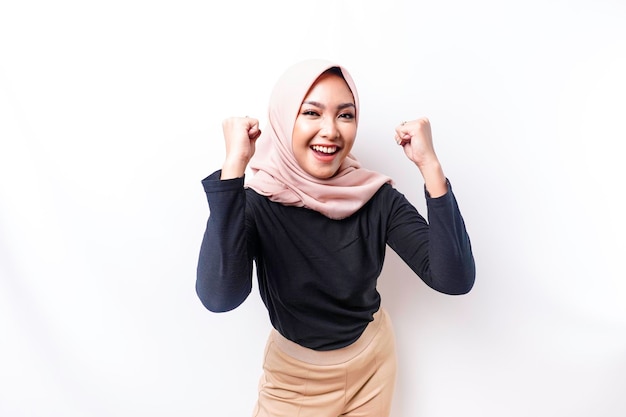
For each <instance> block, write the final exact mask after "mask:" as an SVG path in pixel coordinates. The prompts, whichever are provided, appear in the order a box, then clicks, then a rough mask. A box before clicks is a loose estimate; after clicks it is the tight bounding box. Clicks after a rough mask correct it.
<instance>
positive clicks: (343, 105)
mask: <svg viewBox="0 0 626 417" xmlns="http://www.w3.org/2000/svg"><path fill="white" fill-rule="evenodd" d="M302 104H310V105H312V106H315V107H319V108H321V109H325V108H326V106H325V105H323V104H322V103H320V102H317V101H312V100H307V101H303V102H302ZM348 107H352V108H356V106H355V105H354V103H342V104H340V105H338V106H337V110H343V109H346V108H348Z"/></svg>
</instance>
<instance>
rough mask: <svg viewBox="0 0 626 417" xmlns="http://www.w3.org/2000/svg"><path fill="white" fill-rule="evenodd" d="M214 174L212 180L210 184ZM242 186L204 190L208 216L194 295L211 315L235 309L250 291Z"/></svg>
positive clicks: (250, 271)
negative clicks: (217, 190)
mask: <svg viewBox="0 0 626 417" xmlns="http://www.w3.org/2000/svg"><path fill="white" fill-rule="evenodd" d="M218 174H219V173H215V174H214V175H213V176H212V177H215V178H214V180H217V179H218V178H219V177H218ZM209 178H211V177H209ZM207 180H208V179H207ZM205 182H206V180H205ZM205 182H203V183H205ZM213 182H215V181H213ZM218 182H221V181H218ZM242 183H243V180H241V181H239V180H232V181H231V182H229V183H222V184H221V185H222V186H223V187H221V188H220V190H221V191H219V192H213V193H212V192H211V190H210V188H211V187H212V186H213V184H208V185H207V184H205V190H207V188H209V190H207V196H209V205H210V209H211V212H210V217H209V220H208V222H207V227H206V231H205V233H204V237H203V239H202V245H201V247H200V255H199V259H198V268H197V277H196V292H197V294H198V297H199V298H200V300H201V301H202V303H203V305H204V306H205V307H206V308H207V309H209V310H211V311H215V312H220V311H228V310H232V309H234V308H236V307H237V306H239V305H240V304H241V303H242V302H243V301H244V300H245V299H246V297H247V296H248V294H249V293H250V290H251V288H252V258H251V256H249V253H248V247H247V239H246V227H245V195H244V190H243V184H242Z"/></svg>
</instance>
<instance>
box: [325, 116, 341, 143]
mask: <svg viewBox="0 0 626 417" xmlns="http://www.w3.org/2000/svg"><path fill="white" fill-rule="evenodd" d="M320 124H321V126H320V136H321V137H323V138H325V139H329V140H334V139H337V138H338V137H339V129H337V122H336V120H335V119H334V118H333V117H323V118H322V119H321V121H320Z"/></svg>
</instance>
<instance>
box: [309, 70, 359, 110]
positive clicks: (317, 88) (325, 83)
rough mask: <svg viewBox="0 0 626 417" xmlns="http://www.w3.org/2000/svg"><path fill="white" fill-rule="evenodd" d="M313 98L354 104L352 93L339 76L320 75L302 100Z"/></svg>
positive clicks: (330, 74)
mask: <svg viewBox="0 0 626 417" xmlns="http://www.w3.org/2000/svg"><path fill="white" fill-rule="evenodd" d="M313 97H319V98H325V99H326V100H341V101H344V102H346V101H349V102H351V103H354V97H353V95H352V91H351V90H350V87H349V86H348V84H347V83H346V81H345V80H344V79H343V78H342V77H340V76H339V75H336V74H332V73H325V74H322V75H321V76H320V77H319V78H318V79H317V80H315V82H314V83H313V84H312V85H311V88H310V89H309V91H308V92H307V94H306V96H305V98H304V100H307V99H309V98H313Z"/></svg>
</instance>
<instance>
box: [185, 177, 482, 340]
mask: <svg viewBox="0 0 626 417" xmlns="http://www.w3.org/2000/svg"><path fill="white" fill-rule="evenodd" d="M220 174H221V172H220V171H217V172H214V173H213V174H211V175H210V176H209V177H207V178H205V179H204V180H203V181H202V184H203V186H204V190H205V192H206V195H207V199H208V202H209V209H210V215H209V219H208V222H207V227H206V231H205V234H204V238H203V240H202V245H201V249H200V256H199V261H198V269H197V280H196V291H197V294H198V296H199V298H200V300H201V301H202V303H203V304H204V306H205V307H206V308H207V309H209V310H211V311H214V312H223V311H228V310H232V309H234V308H236V307H237V306H239V305H240V304H241V303H242V302H243V301H244V300H245V299H246V298H247V296H248V294H249V293H250V291H251V288H252V272H253V262H255V263H256V271H257V278H258V283H259V291H260V294H261V298H262V300H263V302H264V303H265V305H266V307H267V310H268V312H269V317H270V320H271V323H272V325H273V326H274V328H276V329H277V330H278V331H279V332H280V333H281V334H282V335H283V336H285V337H286V338H288V339H290V340H292V341H294V342H296V343H298V344H300V345H302V346H305V347H308V348H311V349H316V350H331V349H337V348H341V347H344V346H347V345H349V344H351V343H352V342H354V341H355V340H356V339H358V337H359V336H360V335H361V333H362V332H363V330H364V329H365V327H366V326H367V324H368V323H369V322H370V321H371V320H372V316H373V314H374V313H375V312H376V311H377V310H378V309H379V307H380V295H379V293H378V291H377V290H376V284H377V279H378V276H379V275H380V273H381V270H382V267H383V261H384V258H385V248H386V245H389V247H391V248H392V249H393V250H394V251H395V252H396V253H397V254H398V255H399V256H400V257H401V258H402V259H403V260H404V262H406V263H407V265H408V266H409V267H410V268H411V269H412V270H413V271H414V272H415V273H416V274H417V275H418V276H419V277H420V278H421V279H422V280H423V281H424V282H425V283H426V284H427V285H429V286H430V287H431V288H433V289H435V290H437V291H440V292H442V293H446V294H464V293H467V292H468V291H470V289H471V288H472V286H473V284H474V277H475V265H474V258H473V255H472V250H471V244H470V239H469V237H468V235H467V232H466V229H465V224H464V221H463V218H462V216H461V213H460V211H459V208H458V205H457V202H456V199H455V197H454V194H453V193H452V187H451V185H450V183H448V192H447V193H446V194H445V195H443V196H441V197H438V198H431V197H430V196H429V194H428V192H426V193H425V194H426V202H427V209H428V222H427V221H426V220H425V219H424V218H423V217H422V216H421V215H420V214H419V213H418V211H417V210H416V209H415V207H414V206H413V205H412V204H410V203H409V202H408V200H407V199H406V198H405V197H404V196H403V195H402V194H401V193H400V192H399V191H397V190H396V189H395V188H393V187H392V186H391V185H389V184H385V185H383V186H382V187H381V188H380V189H379V190H378V192H377V193H376V194H375V195H374V196H373V197H372V198H371V199H370V201H369V202H368V203H367V204H366V205H365V206H363V207H362V208H361V209H360V210H359V211H358V212H356V213H355V214H353V215H352V216H350V217H348V218H346V219H343V220H332V219H330V218H328V217H325V216H324V215H322V214H320V213H318V212H316V211H313V210H310V209H307V208H302V207H293V206H285V205H282V204H279V203H275V202H272V201H270V200H269V199H268V198H267V197H264V196H262V195H259V194H258V193H256V192H255V191H254V190H252V189H249V188H245V187H244V178H243V177H242V178H236V179H229V180H220Z"/></svg>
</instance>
